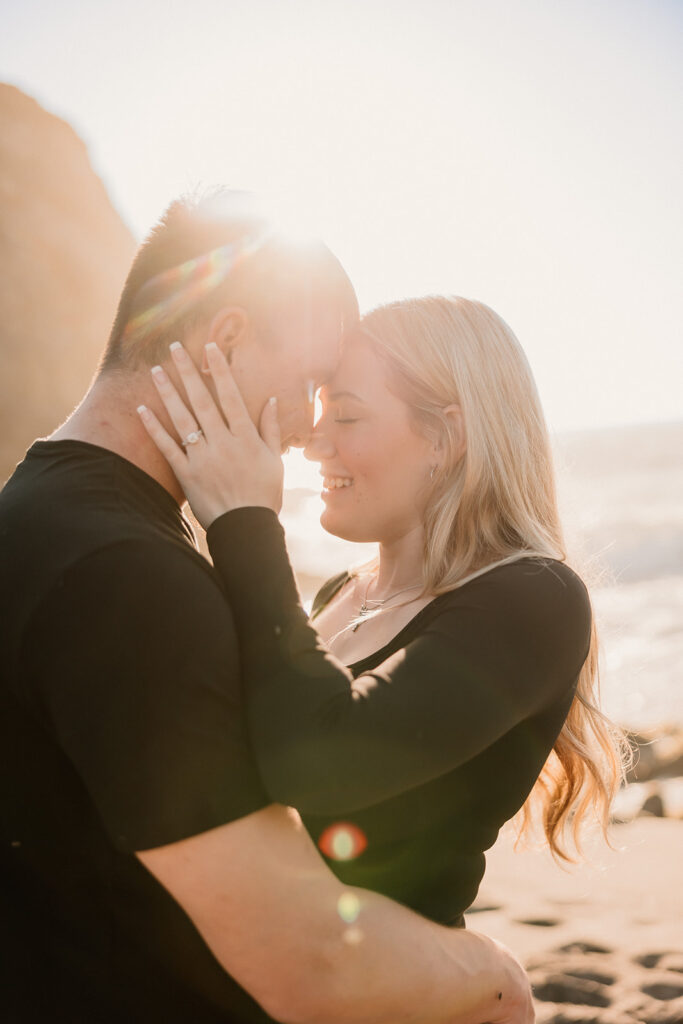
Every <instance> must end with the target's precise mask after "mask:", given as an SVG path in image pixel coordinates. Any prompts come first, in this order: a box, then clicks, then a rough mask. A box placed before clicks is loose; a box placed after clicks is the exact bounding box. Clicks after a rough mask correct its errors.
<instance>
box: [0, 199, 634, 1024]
mask: <svg viewBox="0 0 683 1024" xmlns="http://www.w3.org/2000/svg"><path fill="white" fill-rule="evenodd" d="M318 388H320V389H321V392H320V396H321V401H322V415H321V417H320V419H319V420H318V422H317V424H315V426H314V425H313V399H314V395H315V392H316V390H317V389H318ZM289 445H299V446H305V448H306V454H307V455H308V456H309V457H310V458H312V459H315V460H317V461H319V462H320V465H321V473H322V476H323V488H324V490H323V500H324V503H325V510H324V513H323V517H322V524H323V526H324V527H325V528H326V529H327V530H328V531H329V532H331V533H333V534H336V535H337V536H340V537H344V538H346V539H348V540H352V541H363V542H368V541H372V542H375V543H376V544H377V551H378V553H377V558H376V559H375V560H373V562H372V563H370V564H367V565H365V566H362V567H360V568H354V569H351V570H349V571H345V572H342V573H341V574H339V575H338V576H336V577H334V578H333V579H332V580H330V581H328V583H327V584H326V585H325V586H324V587H323V588H322V590H321V591H320V593H319V594H318V596H317V598H316V600H315V602H314V606H313V610H312V613H311V616H310V617H309V616H307V614H306V613H305V611H304V610H303V608H302V606H301V604H300V601H299V596H298V592H297V588H296V584H295V581H294V576H293V573H292V570H291V567H290V564H289V560H288V558H287V553H286V549H285V544H284V536H283V531H282V528H281V526H280V523H279V520H278V517H277V513H278V511H279V507H280V500H281V491H282V462H281V458H280V452H281V450H282V448H286V447H287V446H289ZM186 500H187V501H189V502H190V505H191V507H192V509H193V511H194V513H195V515H196V517H197V519H198V520H199V521H200V523H201V524H202V526H204V527H205V528H206V530H207V539H208V544H209V549H210V552H211V556H212V560H213V565H211V564H209V562H208V561H207V560H206V559H205V558H204V557H203V556H202V555H201V554H200V553H199V552H198V551H197V549H196V547H195V544H194V537H193V535H192V530H191V527H190V526H189V524H188V522H187V520H186V519H185V518H184V516H183V513H182V511H181V508H182V506H183V505H184V503H185V501H186ZM0 551H1V558H2V585H1V593H2V607H1V608H0V617H1V621H2V637H3V659H4V668H5V671H4V672H3V683H2V697H1V699H2V706H3V714H2V723H3V724H2V736H1V737H0V743H1V745H2V751H3V768H2V780H3V785H2V810H1V812H0V813H1V815H2V866H3V875H4V879H5V893H4V896H3V901H4V908H3V915H2V924H1V925H0V927H1V928H2V931H3V947H4V964H5V971H6V973H7V977H6V980H5V985H4V997H5V1000H6V1001H7V1003H8V1013H9V1016H8V1017H7V1018H6V1019H7V1020H8V1021H12V1022H16V1024H20V1022H21V1024H23V1022H33V1021H46V1022H47V1021H69V1022H71V1021H73V1022H88V1024H100V1022H102V1024H104V1022H114V1021H116V1022H118V1024H123V1022H129V1021H130V1022H133V1021H135V1022H137V1021H140V1022H143V1021H144V1022H146V1024H152V1022H156V1021H158V1022H160V1024H161V1022H163V1024H175V1022H178V1024H180V1022H184V1024H209V1022H211V1024H213V1022H219V1021H259V1020H269V1019H273V1018H274V1019H276V1020H281V1021H285V1022H289V1021H291V1022H295V1024H299V1022H301V1024H303V1022H312V1024H335V1022H340V1024H342V1022H343V1024H346V1022H348V1024H353V1022H368V1024H370V1022H376V1024H385V1022H386V1024H398V1022H400V1021H405V1022H418V1021H419V1022H425V1024H431V1022H434V1024H437V1022H439V1024H440V1022H443V1024H446V1022H449V1024H469V1022H471V1024H484V1022H495V1021H498V1022H506V1021H510V1022H512V1021H514V1022H527V1021H530V1020H532V1019H533V1012H532V1009H531V1000H530V995H529V990H528V985H527V983H526V980H525V977H524V974H523V971H522V970H521V968H520V967H519V965H518V964H517V962H516V961H515V960H514V958H513V957H512V956H511V955H510V954H509V953H508V952H507V951H506V950H504V949H503V948H502V947H500V946H497V945H496V944H495V943H493V942H491V941H490V940H488V939H487V938H485V937H484V936H481V935H478V934H476V933H474V932H471V931H468V930H465V929H464V919H463V914H464V912H465V910H466V909H467V908H468V907H469V906H470V905H471V903H472V901H473V899H474V897H475V895H476V892H477V888H478V886H479V883H480V881H481V878H482V875H483V873H484V866H485V851H486V850H487V849H488V848H490V847H491V846H492V844H493V843H494V841H495V839H496V836H497V834H498V831H499V829H500V827H501V826H502V825H503V823H504V822H505V821H507V820H508V819H510V818H512V817H513V816H515V815H516V814H518V812H519V813H520V816H521V818H522V821H523V823H524V824H528V823H529V822H530V820H531V818H532V817H533V815H534V814H536V815H537V816H538V818H539V820H540V822H541V823H542V826H543V828H544V830H545V836H546V838H547V842H548V844H549V845H550V847H551V849H552V850H553V851H554V852H555V853H556V854H557V855H558V856H566V855H567V841H566V837H565V833H566V831H567V827H568V825H569V824H570V823H571V825H572V827H576V826H577V825H578V824H579V823H580V821H581V819H582V818H583V817H585V816H586V815H587V813H588V812H589V811H591V812H592V813H594V814H595V813H597V814H598V816H601V817H602V819H603V820H605V819H606V814H607V809H608V806H609V800H610V797H611V794H612V792H613V789H614V786H615V784H616V782H617V780H618V776H619V759H618V748H617V747H616V746H615V742H614V740H613V738H612V735H611V733H610V730H609V727H608V725H607V724H605V721H604V719H603V718H602V716H601V714H600V712H599V710H598V709H597V707H596V704H595V699H596V698H595V692H594V684H595V676H596V664H597V660H596V659H597V655H596V646H595V632H594V628H593V625H592V616H591V608H590V601H589V598H588V594H587V591H586V588H585V586H584V584H583V583H582V581H581V579H580V578H579V577H578V576H577V575H576V573H575V572H574V571H573V570H572V569H571V568H569V566H568V565H567V562H566V556H565V549H564V543H563V538H562V530H561V525H560V522H559V517H558V512H557V504H556V498H555V489H554V479H553V468H552V460H551V453H550V448H549V442H548V437H547V433H546V428H545V425H544V420H543V414H542V411H541V407H540V404H539V400H538V396H537V393H536V389H535V385H534V382H533V378H532V376H531V372H530V369H529V367H528V364H527V362H526V359H525V357H524V354H523V352H522V349H521V348H520V346H519V343H518V342H517V340H516V338H515V337H514V335H513V334H512V332H511V331H510V329H509V328H508V327H507V325H506V324H505V323H504V321H503V320H502V319H501V318H500V317H499V316H498V315H497V314H495V313H494V312H493V311H492V310H491V309H489V308H488V307H486V306H484V305H482V304H481V303H478V302H472V301H468V300H464V299H455V298H442V297H433V298H425V299H415V300H407V301H404V302H398V303H394V304H392V305H389V306H386V307H382V308H379V309H377V310H375V311H373V312H371V313H369V314H368V315H366V316H364V317H362V318H359V316H358V308H357V303H356V298H355V294H354V291H353V288H352V286H351V283H350V281H349V280H348V278H347V276H346V274H345V273H344V271H343V269H342V267H341V266H340V265H339V263H338V262H337V260H336V259H335V258H334V256H333V255H332V254H331V253H330V252H329V250H327V249H326V248H325V247H324V246H323V245H322V244H311V245H306V246H302V245H297V244H295V243H293V242H292V241H291V240H289V239H288V238H287V237H285V236H283V235H281V234H279V233H278V232H277V230H275V229H274V228H273V226H272V225H271V224H269V223H268V222H267V221H266V220H265V219H264V218H262V217H260V216H258V215H257V214H254V213H252V212H245V210H244V209H243V208H242V207H241V206H239V205H236V201H235V197H233V196H232V195H231V194H230V193H224V194H217V195H216V196H213V197H211V198H210V199H204V200H202V201H199V202H190V201H184V200H183V201H178V202H176V203H174V204H173V205H172V206H171V207H170V208H169V210H168V211H167V212H166V214H165V215H164V217H163V219H162V220H161V222H160V223H159V225H158V226H157V227H156V228H155V229H154V230H153V231H152V233H151V234H150V235H149V237H148V238H147V240H146V241H145V242H144V244H143V245H142V247H141V248H140V250H139V252H138V254H137V256H136V258H135V261H134V263H133V266H132V268H131V271H130V273H129V276H128V279H127V281H126V284H125V287H124V290H123V293H122V296H121V300H120V304H119V309H118V313H117V317H116V320H115V323H114V327H113V330H112V334H111V337H110V339H109V343H108V346H107V349H106V352H105V354H104V357H103V361H102V364H101V367H100V370H99V372H98V374H97V376H96V378H95V380H94V382H93V384H92V386H91V388H90V390H89V392H88V393H87V395H86V396H85V398H84V399H83V401H82V403H81V405H79V406H78V408H77V409H76V410H75V411H74V412H73V414H72V415H71V416H70V417H69V419H68V420H67V421H66V423H65V424H64V425H63V426H61V427H60V428H59V429H58V430H56V431H55V433H54V434H53V435H52V436H51V437H50V438H48V439H46V440H41V441H37V442H36V443H35V444H34V445H33V446H32V447H31V449H30V450H29V452H28V453H27V455H26V458H25V459H24V461H23V462H22V463H21V464H20V465H19V466H18V467H17V470H16V471H15V473H14V475H13V476H12V478H11V479H10V481H9V482H8V483H7V485H6V486H5V488H4V490H3V492H2V495H0ZM340 841H341V845H342V846H344V845H347V846H350V847H351V849H350V850H346V851H345V852H346V853H349V852H350V853H351V854H352V856H349V857H347V858H346V859H338V856H337V854H338V853H339V850H338V849H337V850H335V844H337V847H338V846H339V843H340Z"/></svg>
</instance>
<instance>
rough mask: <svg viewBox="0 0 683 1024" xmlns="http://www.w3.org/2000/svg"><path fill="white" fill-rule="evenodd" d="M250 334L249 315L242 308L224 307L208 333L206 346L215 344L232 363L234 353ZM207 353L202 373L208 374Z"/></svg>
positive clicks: (203, 355) (203, 359)
mask: <svg viewBox="0 0 683 1024" xmlns="http://www.w3.org/2000/svg"><path fill="white" fill-rule="evenodd" d="M248 334H249V315H248V313H247V312H246V310H244V309H242V307H241V306H224V307H223V308H222V309H219V311H218V312H217V313H216V315H215V316H214V318H213V320H212V321H211V323H210V324H209V329H208V331H207V333H206V341H205V345H208V344H209V343H210V342H213V343H214V344H215V345H218V347H219V349H220V350H221V352H222V353H223V355H224V356H225V358H226V359H227V360H228V362H229V363H230V362H232V356H233V352H234V351H235V348H236V346H237V345H239V344H240V343H242V342H244V341H245V340H246V338H247V336H248ZM208 370H209V365H208V363H207V361H206V352H204V353H203V354H202V372H203V373H208Z"/></svg>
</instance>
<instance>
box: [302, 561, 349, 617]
mask: <svg viewBox="0 0 683 1024" xmlns="http://www.w3.org/2000/svg"><path fill="white" fill-rule="evenodd" d="M350 578H351V574H350V573H349V572H347V571H346V570H345V571H344V572H339V573H337V575H336V576H332V577H331V578H330V579H329V580H327V581H326V582H325V583H323V585H322V587H321V588H320V590H319V591H318V593H317V594H316V595H315V597H314V598H313V604H312V605H311V619H314V618H315V617H316V615H318V614H319V613H320V612H321V611H322V610H323V608H324V607H325V606H326V605H328V604H329V603H330V601H331V600H332V598H333V597H334V596H335V594H338V593H339V591H340V590H341V588H342V587H343V586H344V584H345V583H346V582H347V580H349V579H350Z"/></svg>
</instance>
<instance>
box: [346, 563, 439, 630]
mask: <svg viewBox="0 0 683 1024" xmlns="http://www.w3.org/2000/svg"><path fill="white" fill-rule="evenodd" d="M373 578H374V577H372V576H371V577H370V579H369V580H368V585H367V587H366V588H365V596H364V598H363V603H362V604H361V606H360V608H359V610H358V616H357V617H358V619H359V621H358V622H354V624H353V625H352V626H351V632H352V633H355V632H356V630H357V629H358V627H359V626H362V625H363V620H364V619H365V616H366V615H369V614H370V612H374V611H381V610H382V608H383V607H384V605H385V604H386V603H387V601H392V600H393V599H394V598H395V597H399V596H400V595H401V594H405V593H407V592H408V591H409V590H417V589H418V587H422V585H423V584H422V583H413V585H412V586H411V587H403V589H402V590H397V591H396V593H395V594H389V596H388V597H384V598H382V600H381V601H379V600H373V599H372V598H368V592H369V590H370V584H371V583H372V581H373ZM347 628H348V627H347Z"/></svg>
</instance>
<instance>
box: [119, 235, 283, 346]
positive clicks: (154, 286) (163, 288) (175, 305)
mask: <svg viewBox="0 0 683 1024" xmlns="http://www.w3.org/2000/svg"><path fill="white" fill-rule="evenodd" d="M265 237H266V236H265V234H263V233H262V234H259V235H255V236H253V237H245V238H243V239H241V240H239V241H237V242H233V243H230V244H229V245H223V246H220V247H219V248H217V249H212V250H211V251H210V252H207V253H204V254H203V255H201V256H197V257H196V258H195V259H191V260H186V262H185V263H181V264H179V265H178V266H175V267H171V268H170V269H169V270H165V271H163V272H162V273H160V274H157V275H156V277H153V278H152V279H151V280H150V281H147V282H146V284H144V285H143V286H142V288H141V289H140V291H139V292H138V294H137V295H136V297H135V301H134V307H135V308H136V309H137V312H136V313H135V314H134V315H132V316H131V317H130V319H129V320H128V323H127V324H126V328H125V331H124V335H123V340H124V343H126V344H131V343H132V342H133V341H134V340H136V339H137V338H138V337H139V336H140V335H141V334H144V335H146V336H148V335H153V334H154V333H155V332H159V331H162V330H163V329H164V328H165V327H167V326H168V325H169V324H171V323H172V322H173V321H174V320H175V319H176V318H177V317H178V315H179V314H180V313H181V312H184V311H186V310H188V309H191V308H192V307H193V306H194V305H196V303H198V302H199V301H200V300H201V299H203V298H204V297H205V296H206V295H208V294H209V292H211V291H213V289H214V288H216V287H218V285H219V284H222V282H223V281H225V279H226V277H227V276H228V274H229V273H230V271H231V270H232V269H233V268H234V267H235V266H236V265H237V264H238V263H239V262H241V261H242V260H244V259H246V258H247V257H249V256H250V255H251V254H252V253H254V252H256V250H257V249H258V248H259V247H260V246H261V245H262V244H263V243H264V241H265Z"/></svg>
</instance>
